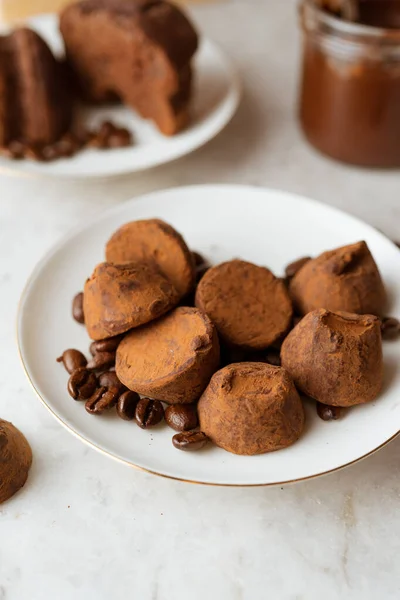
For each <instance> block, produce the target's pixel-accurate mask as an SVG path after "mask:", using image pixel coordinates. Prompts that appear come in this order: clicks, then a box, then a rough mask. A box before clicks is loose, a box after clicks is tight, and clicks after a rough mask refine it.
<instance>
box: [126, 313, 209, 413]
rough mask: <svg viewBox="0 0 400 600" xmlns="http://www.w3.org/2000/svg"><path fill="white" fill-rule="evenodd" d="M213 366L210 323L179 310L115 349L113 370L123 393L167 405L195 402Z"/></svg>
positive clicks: (144, 328)
mask: <svg viewBox="0 0 400 600" xmlns="http://www.w3.org/2000/svg"><path fill="white" fill-rule="evenodd" d="M218 364H219V343H218V336H217V332H216V330H215V327H214V326H213V324H212V323H211V321H210V319H209V318H208V317H207V315H205V314H204V313H202V312H201V311H200V310H197V309H196V308H187V307H179V308H176V309H175V310H174V311H172V312H171V313H170V314H168V315H166V316H165V317H163V318H162V319H159V320H158V321H155V322H154V323H150V324H149V325H147V326H146V327H141V328H140V329H135V330H134V331H132V332H131V333H129V334H128V335H127V336H126V337H125V338H124V339H123V340H122V342H121V343H120V345H119V346H118V350H117V358H116V364H115V369H116V372H117V375H118V377H119V379H120V381H122V383H123V384H124V385H126V387H128V388H129V389H130V390H133V391H134V392H138V393H139V394H143V395H146V396H150V397H151V398H155V399H157V400H163V401H164V402H168V403H169V404H186V403H190V402H193V401H195V400H197V399H198V398H199V397H200V395H201V393H202V391H203V390H204V389H205V387H206V385H207V384H208V382H209V381H210V378H211V376H212V374H213V373H214V372H215V371H216V369H217V368H218Z"/></svg>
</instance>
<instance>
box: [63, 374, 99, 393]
mask: <svg viewBox="0 0 400 600" xmlns="http://www.w3.org/2000/svg"><path fill="white" fill-rule="evenodd" d="M96 387H97V378H96V375H95V374H94V373H91V372H90V371H88V370H87V369H86V368H85V367H80V368H79V369H75V371H74V372H73V373H72V375H71V376H70V378H69V380H68V392H69V394H70V396H72V397H73V399H74V400H87V399H88V398H90V396H91V395H92V394H93V393H94V391H95V389H96Z"/></svg>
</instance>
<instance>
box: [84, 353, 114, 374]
mask: <svg viewBox="0 0 400 600" xmlns="http://www.w3.org/2000/svg"><path fill="white" fill-rule="evenodd" d="M113 365H115V352H97V353H96V354H95V355H94V356H93V357H92V358H91V360H89V362H88V364H87V365H86V368H87V369H89V370H90V371H104V370H106V369H109V368H110V367H112V366H113Z"/></svg>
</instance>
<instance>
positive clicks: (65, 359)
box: [57, 348, 87, 373]
mask: <svg viewBox="0 0 400 600" xmlns="http://www.w3.org/2000/svg"><path fill="white" fill-rule="evenodd" d="M57 362H62V363H63V365H64V367H65V368H66V370H67V371H68V373H73V372H74V371H75V370H76V369H79V367H86V365H87V360H86V357H85V355H84V354H82V352H80V351H79V350H74V349H72V348H70V349H69V350H65V352H63V353H62V355H61V356H59V357H58V358H57Z"/></svg>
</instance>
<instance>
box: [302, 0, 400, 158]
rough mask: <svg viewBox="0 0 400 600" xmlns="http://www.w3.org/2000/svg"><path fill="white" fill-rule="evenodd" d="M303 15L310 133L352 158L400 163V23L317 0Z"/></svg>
mask: <svg viewBox="0 0 400 600" xmlns="http://www.w3.org/2000/svg"><path fill="white" fill-rule="evenodd" d="M399 9H400V4H399ZM300 17H301V25H302V29H303V33H304V56H303V72H302V82H301V91H300V121H301V125H302V128H303V131H304V133H305V135H306V137H307V139H308V140H309V142H310V143H311V144H312V145H313V146H315V147H316V148H317V149H318V150H320V151H321V152H323V153H324V154H327V155H328V156H331V157H332V158H335V159H337V160H340V161H343V162H346V163H350V164H354V165H361V166H366V167H400V29H394V28H393V29H383V28H378V27H373V26H368V25H361V24H358V23H350V22H347V21H344V20H342V19H340V18H337V17H334V16H332V15H330V14H329V13H327V12H325V11H323V10H322V9H320V8H318V7H317V6H316V4H315V3H314V1H313V0H303V1H302V3H301V6H300Z"/></svg>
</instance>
